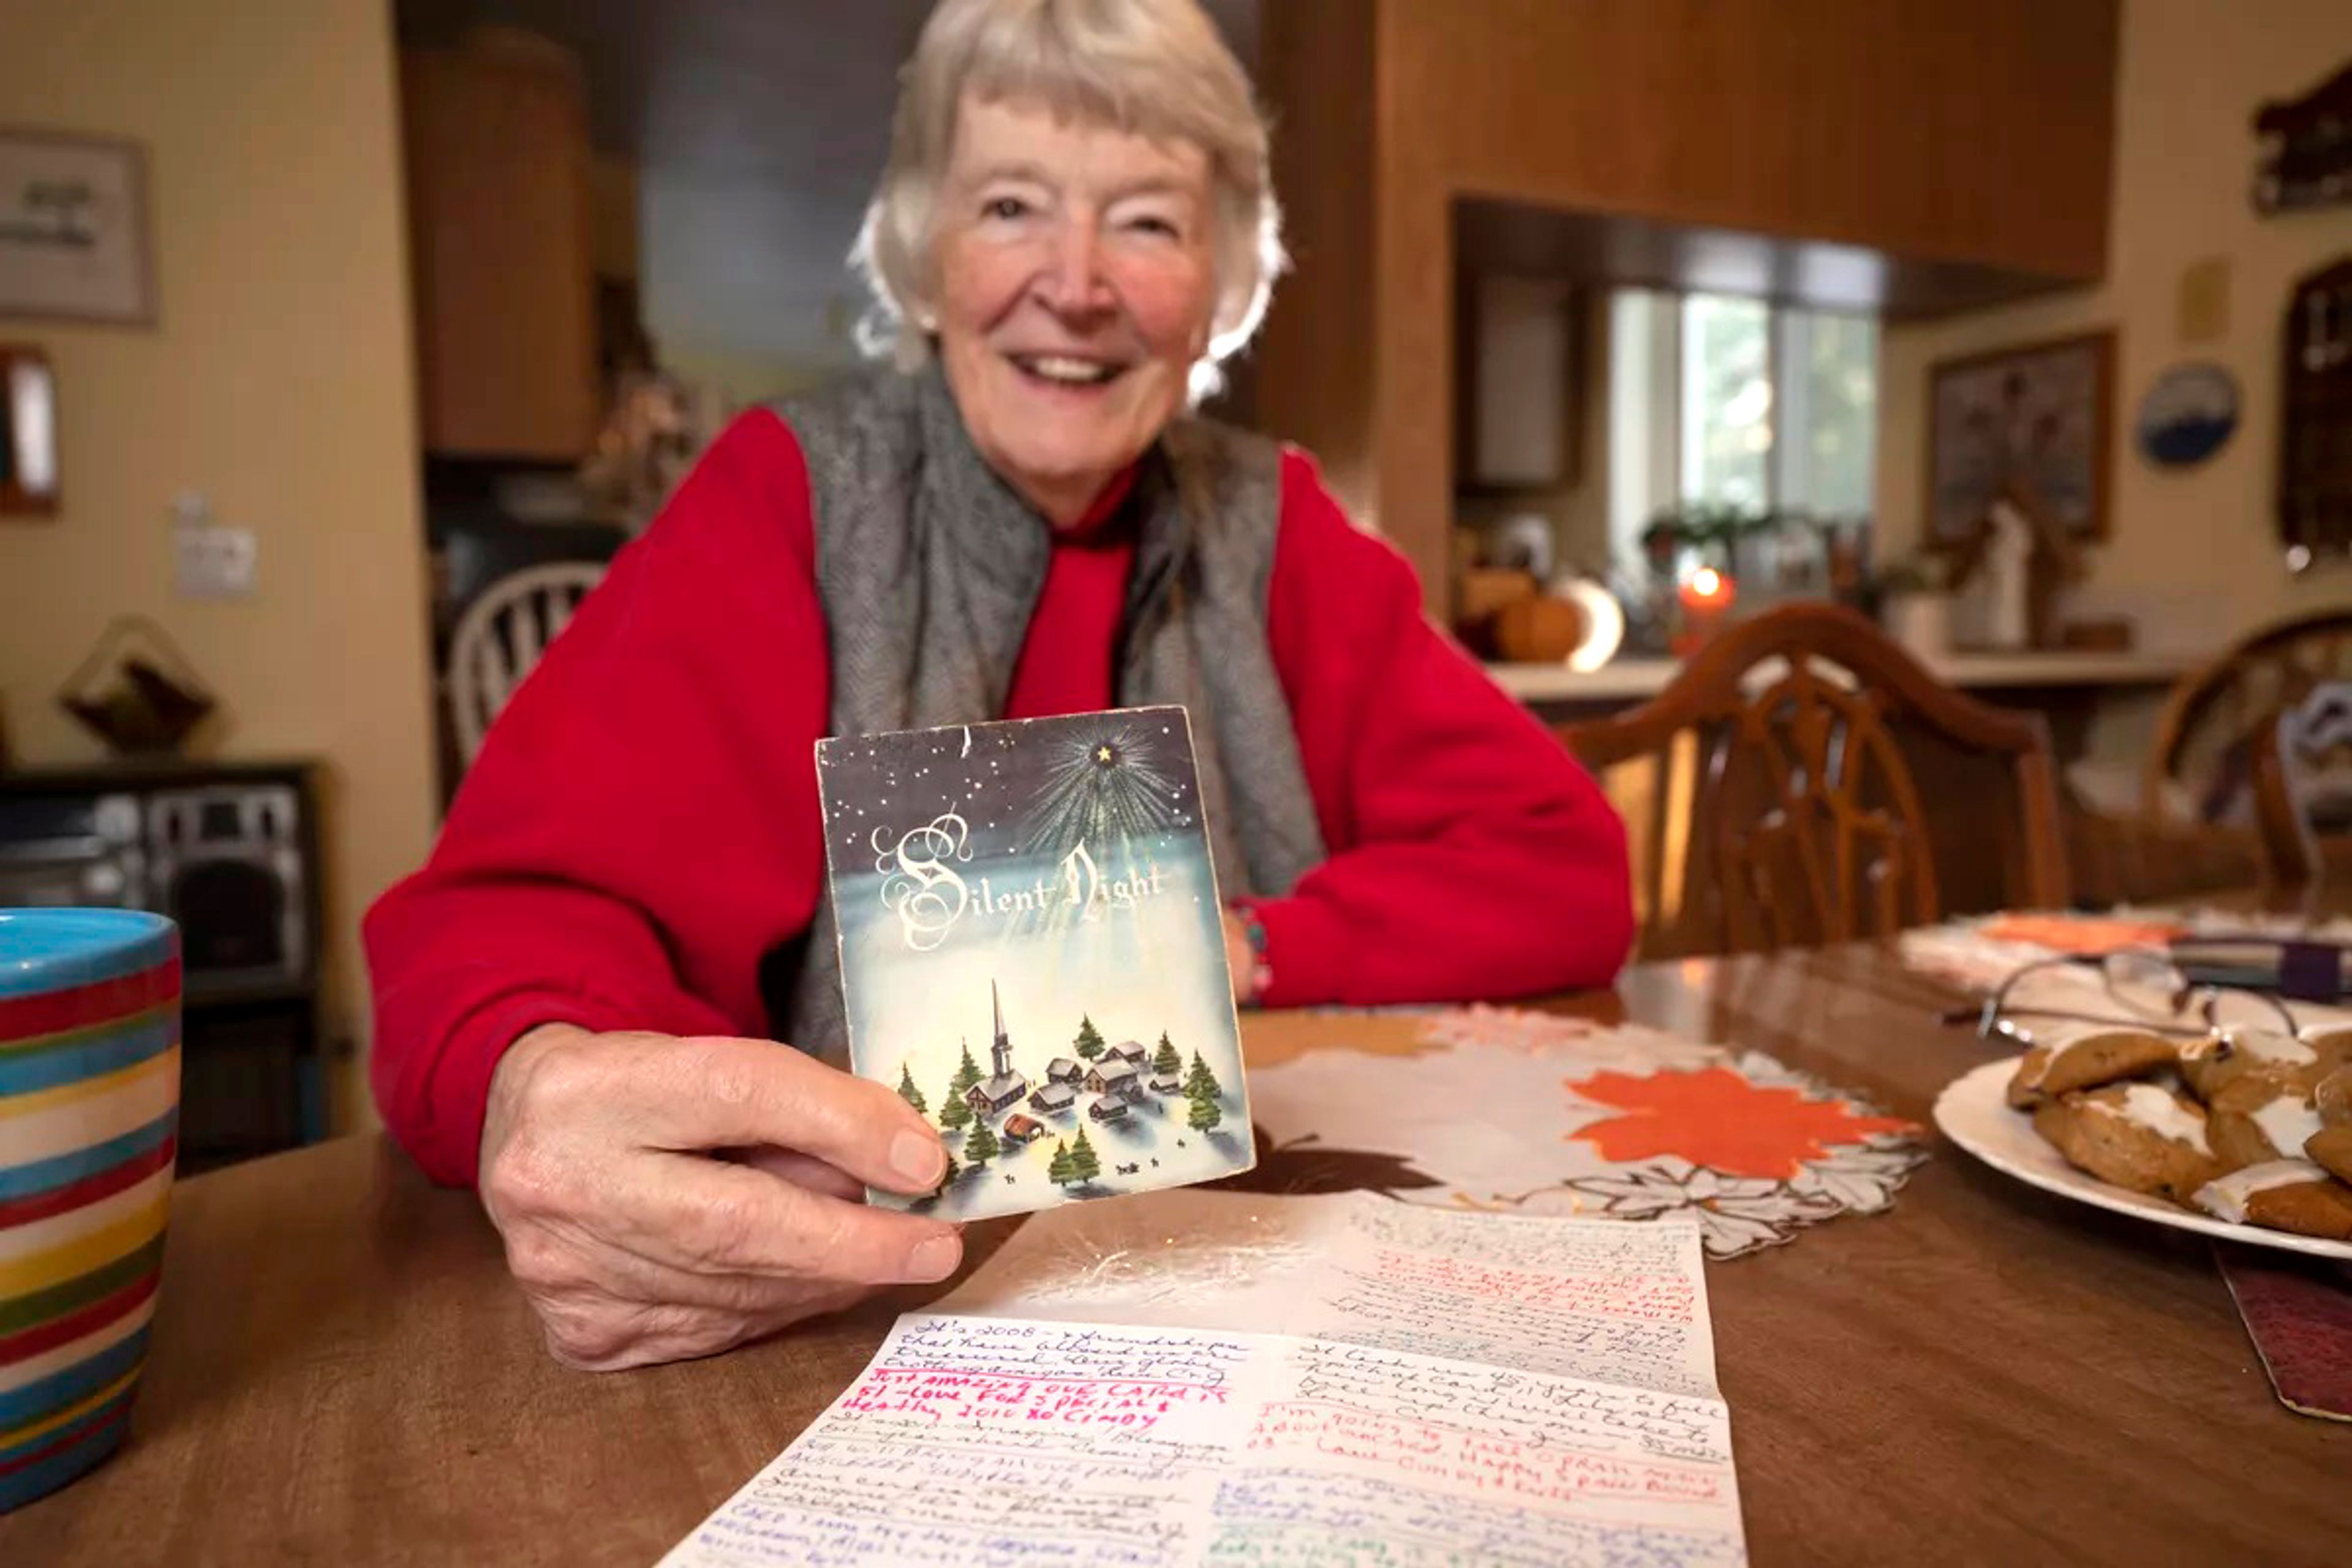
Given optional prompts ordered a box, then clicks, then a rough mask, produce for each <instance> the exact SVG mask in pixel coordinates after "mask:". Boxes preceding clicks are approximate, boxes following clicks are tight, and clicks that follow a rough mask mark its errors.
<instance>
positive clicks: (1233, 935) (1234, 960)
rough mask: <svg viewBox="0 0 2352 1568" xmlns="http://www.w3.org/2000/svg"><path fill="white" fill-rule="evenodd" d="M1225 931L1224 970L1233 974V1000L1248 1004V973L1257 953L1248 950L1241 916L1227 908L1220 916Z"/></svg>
mask: <svg viewBox="0 0 2352 1568" xmlns="http://www.w3.org/2000/svg"><path fill="white" fill-rule="evenodd" d="M1222 919H1223V926H1224V931H1225V971H1226V973H1229V974H1231V975H1232V976H1233V981H1234V1001H1236V1002H1239V1003H1242V1004H1243V1005H1248V1004H1249V1003H1250V1002H1251V1001H1252V1000H1254V998H1253V997H1252V995H1251V991H1252V989H1253V988H1252V986H1251V985H1250V973H1251V972H1252V971H1253V970H1255V968H1256V967H1257V954H1256V953H1255V952H1251V951H1250V944H1249V931H1248V929H1247V928H1246V927H1244V925H1243V924H1242V920H1241V917H1240V916H1239V915H1237V914H1235V913H1234V911H1233V910H1225V911H1224V912H1223V917H1222Z"/></svg>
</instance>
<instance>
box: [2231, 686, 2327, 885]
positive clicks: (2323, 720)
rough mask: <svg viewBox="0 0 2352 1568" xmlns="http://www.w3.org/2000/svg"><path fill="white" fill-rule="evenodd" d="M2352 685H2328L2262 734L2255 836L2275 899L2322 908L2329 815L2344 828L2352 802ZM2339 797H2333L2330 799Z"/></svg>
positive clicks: (2256, 753)
mask: <svg viewBox="0 0 2352 1568" xmlns="http://www.w3.org/2000/svg"><path fill="white" fill-rule="evenodd" d="M2347 762H2352V682H2347V681H2333V680H2331V681H2325V682H2322V683H2321V684H2320V685H2317V686H2315V687H2313V688H2312V689H2311V690H2310V691H2309V692H2307V693H2306V694H2305V696H2304V698H2303V700H2301V701H2299V702H2295V703H2294V704H2292V705H2290V706H2288V707H2285V708H2283V709H2281V710H2279V711H2278V712H2276V713H2274V714H2273V715H2272V716H2271V717H2270V719H2269V720H2268V721H2266V722H2265V723H2264V724H2263V727H2262V729H2261V730H2260V731H2257V732H2256V733H2255V736H2254V742H2253V748H2252V760H2251V763H2250V765H2249V770H2248V771H2249V773H2250V775H2251V776H2250V784H2251V785H2252V794H2253V802H2254V826H2255V831H2256V833H2257V834H2258V835H2259V837H2260V838H2261V840H2262V846H2263V862H2264V870H2265V872H2266V874H2267V878H2268V881H2269V884H2270V887H2271V889H2273V891H2274V892H2276V893H2278V894H2280V895H2283V896H2282V897H2280V898H2279V899H2277V900H2275V901H2276V902H2278V903H2280V904H2287V905H2291V904H2294V903H2296V902H2303V903H2305V904H2307V905H2309V906H2310V907H2312V908H2316V906H2317V901H2318V899H2319V894H2320V889H2321V883H2322V881H2323V880H2324V879H2325V878H2326V873H2327V870H2328V864H2327V861H2328V857H2327V855H2326V849H2325V847H2324V846H2323V844H2322V842H2321V831H2320V829H2321V824H2320V823H2319V822H2318V821H2317V820H2315V819H2316V818H2317V817H2318V816H2321V815H2322V814H2325V815H2327V816H2330V817H2331V818H2334V819H2336V820H2335V821H2333V822H2331V823H2330V824H2329V826H2340V821H2341V818H2342V817H2343V816H2344V813H2345V808H2346V805H2347V800H2352V769H2347ZM2331 797H2332V798H2331Z"/></svg>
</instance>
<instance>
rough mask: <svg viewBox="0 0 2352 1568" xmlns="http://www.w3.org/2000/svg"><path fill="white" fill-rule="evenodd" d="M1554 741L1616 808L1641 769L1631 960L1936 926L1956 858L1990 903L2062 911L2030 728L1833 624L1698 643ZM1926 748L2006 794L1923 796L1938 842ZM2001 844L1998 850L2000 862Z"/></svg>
mask: <svg viewBox="0 0 2352 1568" xmlns="http://www.w3.org/2000/svg"><path fill="white" fill-rule="evenodd" d="M1558 732H1559V735H1560V737H1561V739H1562V740H1563V742H1565V743H1566V744H1567V745H1568V747H1569V748H1570V750H1571V751H1572V752H1575V753H1576V755H1577V756H1578V757H1579V758H1580V759H1581V760H1582V761H1583V762H1584V763H1585V764H1586V765H1587V766H1588V767H1591V768H1592V769H1593V770H1594V771H1595V772H1596V773H1601V776H1602V780H1603V785H1604V787H1606V788H1610V789H1611V791H1612V795H1613V796H1616V797H1617V798H1619V799H1620V800H1621V801H1622V799H1623V798H1624V796H1623V794H1622V772H1623V770H1626V769H1628V768H1631V767H1636V766H1638V767H1640V768H1641V769H1642V770H1643V774H1642V775H1639V776H1638V778H1637V784H1646V788H1647V795H1648V805H1649V806H1650V809H1649V810H1648V811H1647V812H1646V813H1645V814H1644V815H1645V816H1646V818H1647V820H1648V821H1649V823H1650V824H1651V825H1652V826H1651V828H1650V830H1649V831H1648V832H1646V833H1643V834H1641V835H1637V837H1636V841H1635V844H1634V859H1635V863H1636V872H1635V875H1636V884H1637V886H1636V897H1637V902H1639V903H1640V904H1641V905H1642V906H1643V908H1642V913H1643V932H1644V935H1643V955H1644V956H1645V957H1670V956H1677V955H1681V954H1686V953H1694V952H1747V951H1761V950H1765V949H1769V948H1774V947H1782V946H1790V945H1811V944H1818V943H1825V942H1846V941H1853V940H1857V939H1861V938H1865V937H1871V936H1880V935H1886V934H1890V933H1892V932H1894V931H1897V930H1900V929H1902V928H1903V927H1906V926H1910V925H1921V924H1927V923H1931V922H1933V921H1937V920H1940V919H1942V918H1944V917H1945V915H1946V913H1947V912H1948V910H1947V903H1946V899H1945V896H1944V887H1943V884H1944V881H1945V878H1944V876H1943V875H1942V873H1943V871H1944V870H1945V869H1946V868H1949V867H1953V866H1958V867H1961V868H1967V867H1968V865H1969V863H1970V862H1973V863H1974V864H1975V865H1976V866H1977V867H1979V868H1981V867H1984V866H1987V865H1989V864H1997V865H1998V866H1999V868H2000V876H1999V877H1998V878H1997V880H1998V882H1999V884H2000V885H1999V887H1998V889H1997V890H1996V891H1995V893H1994V895H1993V897H1994V900H1996V901H1998V902H2000V903H2001V904H2005V905H2007V906H2009V907H2014V908H2039V909H2061V908H2064V907H2065V906H2066V904H2067V902H2068V890H2067V871H2066V858H2065V852H2064V848H2063V845H2062V843H2061V841H2060V837H2059V831H2058V798H2057V790H2056V782H2055V776H2056V775H2055V769H2054V764H2053V761H2052V757H2051V750H2050V740H2049V734H2048V731H2046V729H2045V728H2044V726H2043V724H2042V720H2041V718H2040V717H2039V716H2038V715H2031V714H2020V713H2012V712H2009V711H2006V710H2001V709H1998V708H1992V707H1989V706H1987V705H1986V704H1984V703H1981V702H1978V701H1976V700H1973V699H1971V698H1969V697H1965V696H1963V695H1961V694H1960V693H1959V692H1957V691H1954V690H1952V689H1949V688H1948V687H1945V686H1943V685H1941V684H1939V683H1938V682H1937V680H1936V679H1935V678H1934V677H1933V676H1931V675H1929V674H1928V673H1927V670H1926V669H1925V668H1922V667H1921V666H1920V665H1919V664H1918V663H1917V662H1916V660H1914V659H1913V658H1911V656H1910V655H1909V654H1907V653H1906V652H1905V651H1904V650H1903V649H1902V648H1901V647H1898V646H1897V645H1896V644H1895V643H1894V642H1893V641H1892V640H1890V639H1889V638H1887V637H1885V635H1884V634H1883V633H1881V632H1880V631H1879V630H1878V628H1877V627H1876V626H1873V625H1872V624H1871V623H1870V622H1868V621H1866V620H1864V619H1863V618H1862V617H1861V616H1857V615H1855V614H1853V612H1851V611H1848V610H1843V609H1839V608H1836V607H1833V606H1830V605H1795V606H1790V607H1785V608H1781V609H1777V610H1773V611H1769V612H1768V613H1766V614H1764V615H1761V616H1757V617H1756V618H1755V619H1753V620H1750V621H1748V622H1746V623H1744V624H1742V625H1740V626H1735V627H1733V628H1732V629H1731V630H1730V631H1728V632H1726V633H1725V634H1723V635H1722V636H1721V637H1717V638H1716V639H1715V640H1714V641H1713V642H1711V643H1709V644H1707V645H1706V647H1703V648H1702V649H1701V650H1700V651H1699V652H1698V653H1697V654H1696V656H1694V657H1693V658H1691V660H1690V661H1689V663H1688V664H1687V665H1686V666H1685V668H1684V669H1683V670H1682V672H1681V673H1680V674H1679V675H1677V676H1676V677H1675V680H1674V682H1673V684H1671V685H1670V686H1668V687H1667V688H1666V689H1665V690H1664V692H1662V693H1660V694H1659V696H1658V697H1657V698H1656V699H1654V700H1652V701H1650V702H1648V703H1645V704H1643V706H1641V707H1639V708H1636V709H1633V710H1631V711H1628V712H1625V713H1622V714H1618V715H1615V716H1612V717H1610V718H1606V719H1602V720H1599V721H1593V722H1589V723H1582V724H1575V725H1568V726H1563V727H1561V728H1560V729H1559V731H1558ZM1922 742H1924V743H1925V744H1926V746H1927V747H1928V748H1930V749H1931V750H1932V752H1933V755H1934V757H1935V758H1936V759H1937V760H1936V762H1935V767H1936V771H1937V774H1938V775H1940V774H1943V773H1948V772H1951V771H1954V770H1955V769H1957V768H1958V766H1959V765H1960V764H1961V763H1963V762H1964V761H1968V760H1973V761H1974V762H1975V763H1977V765H1979V766H1980V767H1981V766H1987V765H1990V767H1991V768H1993V769H1997V771H1998V772H1999V773H2000V778H2001V781H2002V782H2001V787H1999V788H1995V789H1992V790H1990V791H1986V790H1960V791H1952V792H1948V793H1949V794H1950V795H1951V796H1952V798H1949V799H1947V798H1945V797H1944V796H1942V795H1939V796H1938V798H1937V802H1936V809H1935V811H1934V813H1933V814H1932V815H1933V817H1934V820H1935V821H1936V822H1937V824H1938V826H1942V827H1943V828H1945V829H1946V831H1947V833H1948V839H1947V841H1946V842H1944V843H1942V844H1940V845H1939V844H1938V842H1937V840H1936V839H1934V838H1932V837H1930V820H1931V812H1930V808H1929V804H1928V802H1927V799H1926V798H1925V797H1923V795H1922V793H1921V791H1920V789H1919V787H1918V783H1917V779H1916V775H1915V766H1914V763H1913V760H1912V755H1911V753H1912V752H1915V751H1916V750H1918V749H1919V747H1920V746H1921V744H1922ZM1945 759H1950V760H1949V761H1946V760H1945ZM1989 795H1990V796H2006V797H2007V801H2006V803H2005V804H2004V803H2003V802H2002V801H2000V800H1998V799H1992V798H1988V796H1989ZM1987 807H1990V808H1991V809H1990V810H1988V809H1987ZM2003 842H2006V844H2007V846H2008V849H2009V853H2007V854H2005V855H2000V854H1995V853H1994V848H1995V846H1997V845H2000V844H2002V843H2003ZM1939 861H1940V862H1941V864H1940V865H1939Z"/></svg>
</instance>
